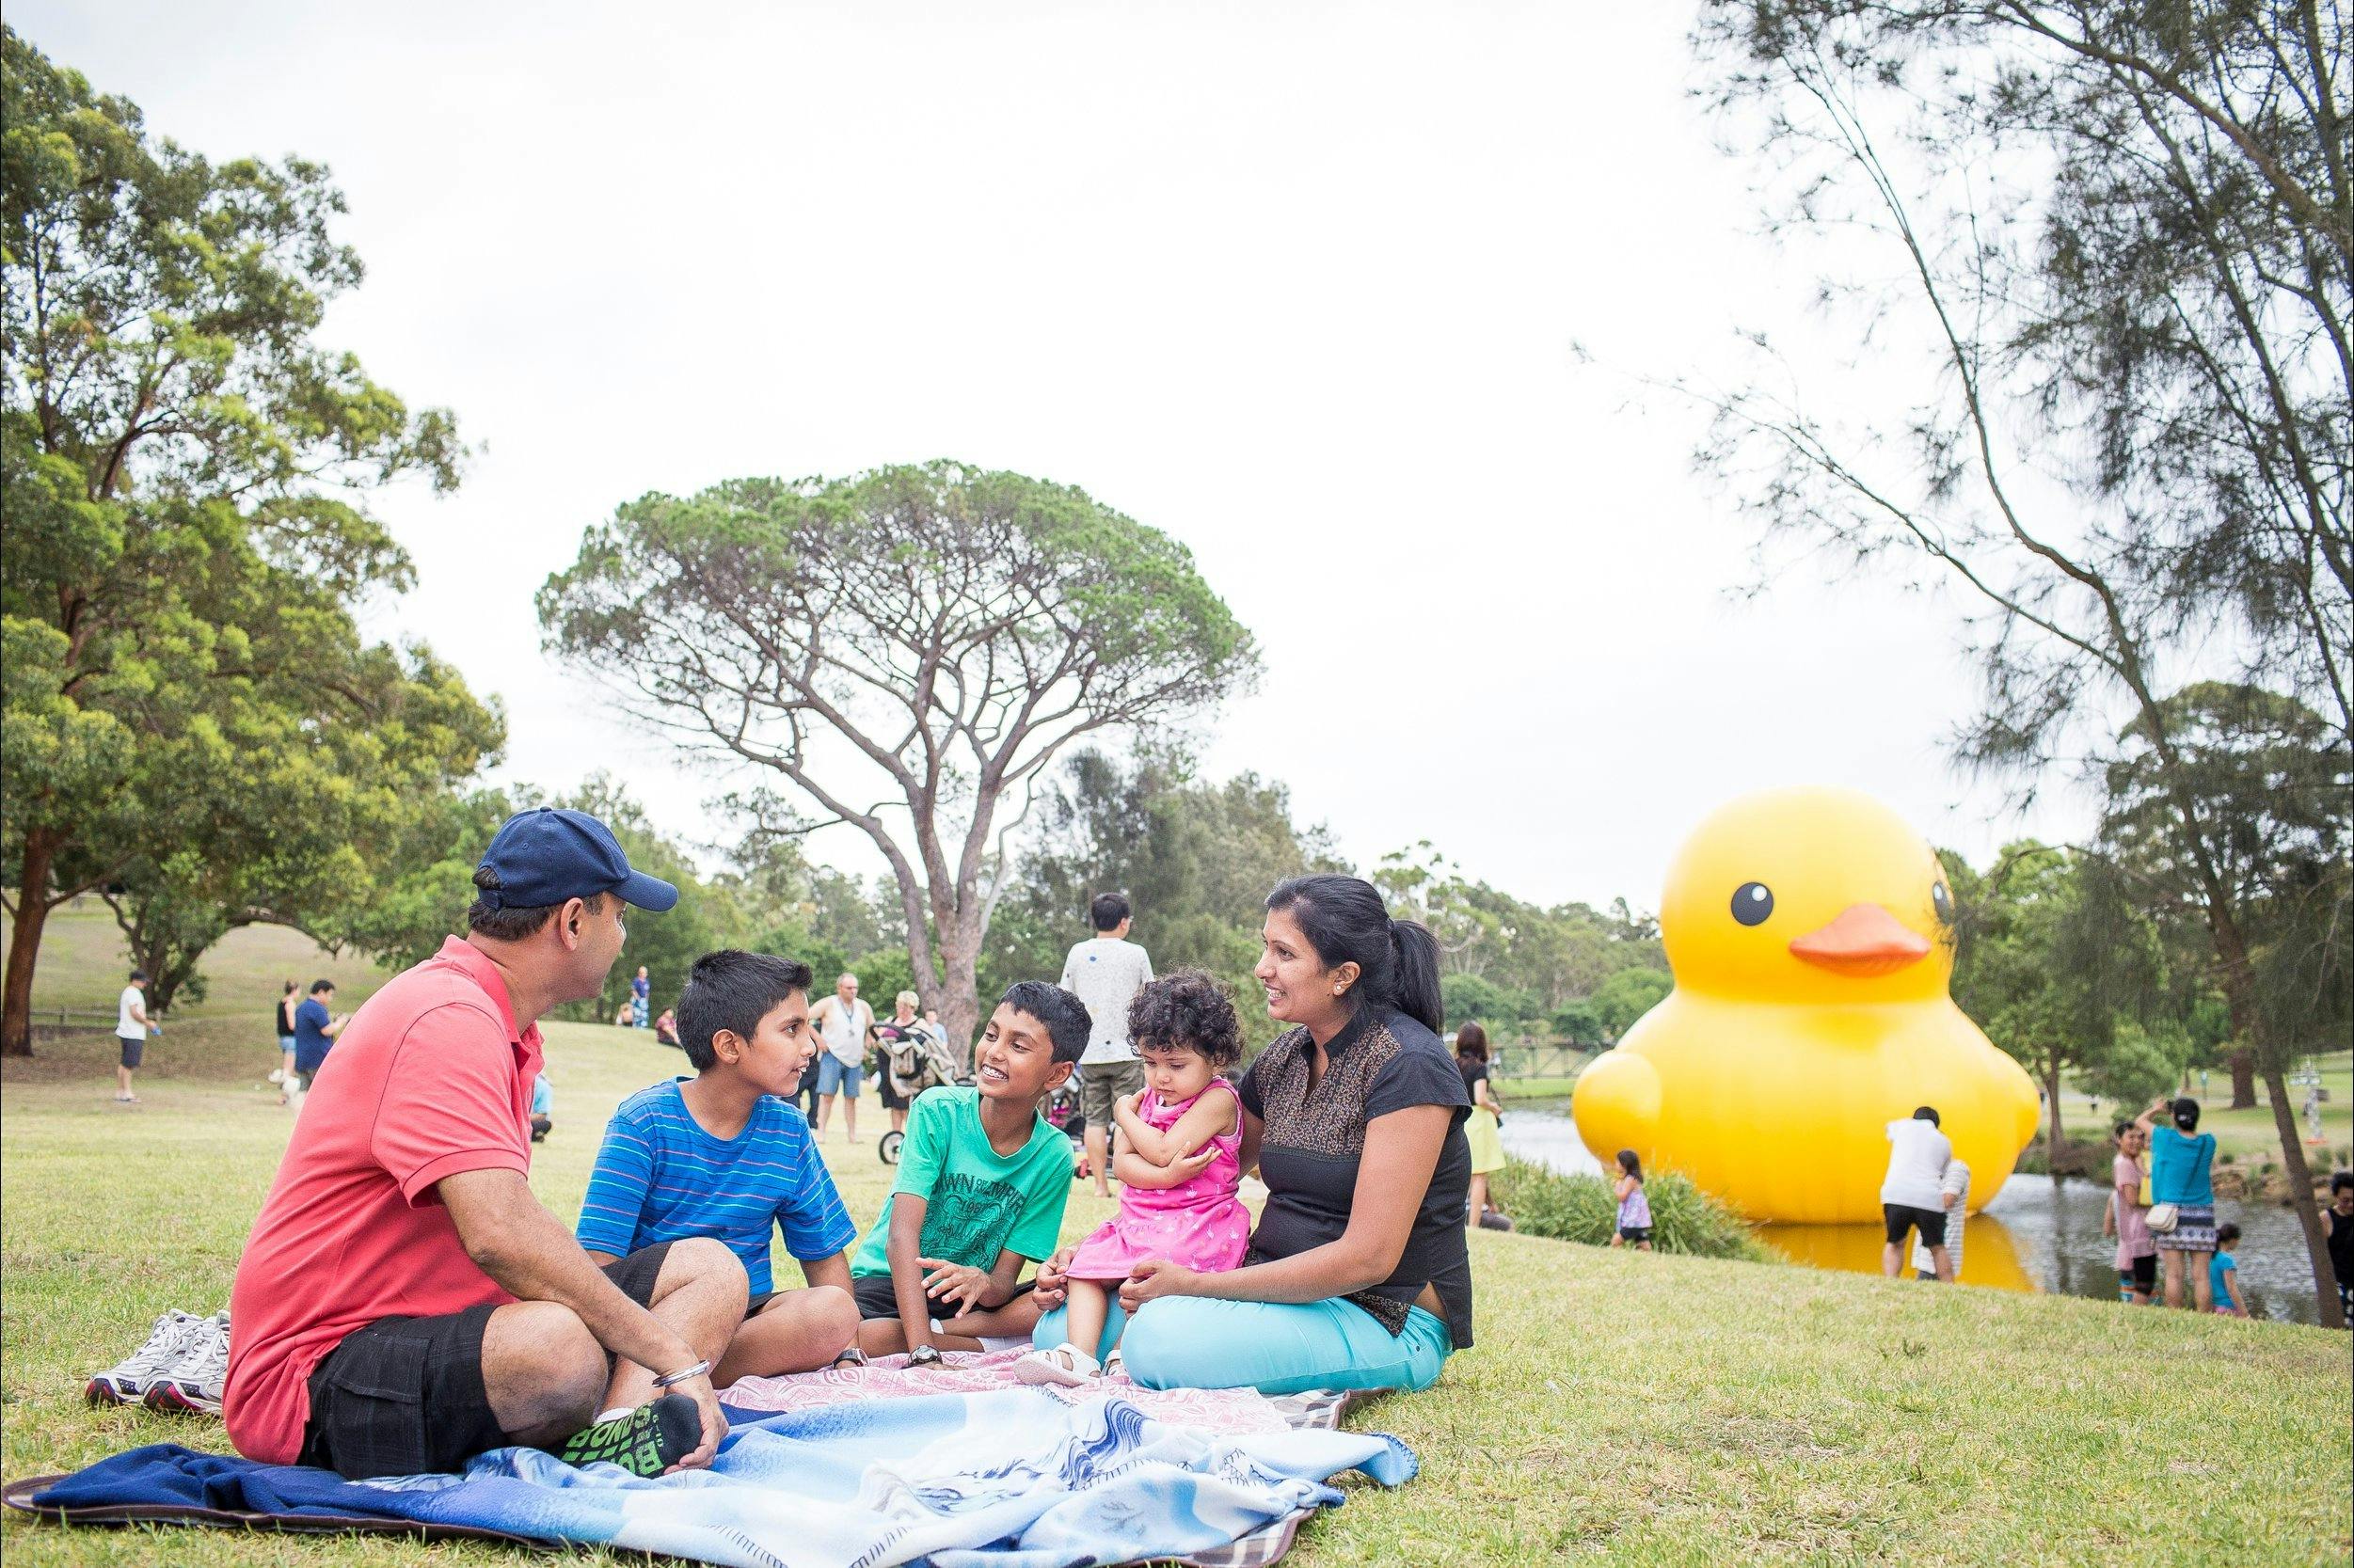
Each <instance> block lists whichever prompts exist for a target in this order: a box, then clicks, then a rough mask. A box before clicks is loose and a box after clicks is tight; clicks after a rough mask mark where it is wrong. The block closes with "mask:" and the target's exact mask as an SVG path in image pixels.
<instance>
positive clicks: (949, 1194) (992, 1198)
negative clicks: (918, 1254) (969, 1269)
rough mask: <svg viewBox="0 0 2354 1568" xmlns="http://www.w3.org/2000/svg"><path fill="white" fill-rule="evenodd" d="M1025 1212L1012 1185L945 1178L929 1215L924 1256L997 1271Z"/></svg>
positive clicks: (980, 1179) (935, 1192)
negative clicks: (1015, 1219)
mask: <svg viewBox="0 0 2354 1568" xmlns="http://www.w3.org/2000/svg"><path fill="white" fill-rule="evenodd" d="M1020 1212H1022V1194H1021V1193H1020V1191H1019V1190H1017V1189H1016V1188H1014V1187H1013V1186H1011V1185H1010V1184H1009V1183H1007V1182H1004V1181H992V1180H989V1179H988V1178H987V1177H982V1176H965V1175H962V1174H952V1175H948V1176H944V1177H942V1178H941V1179H940V1184H939V1185H938V1186H936V1187H934V1188H932V1190H931V1200H930V1204H929V1206H928V1207H926V1209H925V1210H924V1237H923V1249H924V1256H925V1257H927V1258H946V1259H953V1260H955V1261H956V1262H959V1263H970V1264H972V1265H973V1266H974V1267H975V1268H980V1269H986V1268H989V1267H992V1266H993V1265H994V1264H995V1263H996V1261H997V1254H998V1253H999V1252H1001V1251H1003V1250H1004V1249H1005V1240H1004V1239H1005V1238H1006V1237H1007V1236H1009V1235H1010V1234H1011V1233H1012V1230H1013V1217H1014V1216H1015V1215H1016V1214H1018V1213H1020Z"/></svg>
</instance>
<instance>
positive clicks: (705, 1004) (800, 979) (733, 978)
mask: <svg viewBox="0 0 2354 1568" xmlns="http://www.w3.org/2000/svg"><path fill="white" fill-rule="evenodd" d="M812 978H813V976H812V975H811V974H810V973H809V966H808V965H807V964H805V963H803V962H801V961H800V960H799V959H797V958H778V957H776V955H774V954H773V953H746V952H742V951H740V950H739V949H737V948H733V947H726V948H722V949H721V950H720V951H719V952H716V953H706V954H704V955H703V957H701V958H697V959H695V961H694V967H693V968H692V969H691V970H689V971H687V989H686V990H683V991H680V992H679V993H678V1006H677V1008H676V1011H677V1014H678V1044H679V1046H680V1048H681V1049H683V1050H684V1051H685V1052H686V1053H687V1060H688V1061H690V1062H692V1063H693V1064H694V1069H695V1071H697V1072H708V1071H710V1070H711V1069H712V1068H714V1067H716V1066H718V1065H719V1054H718V1053H716V1052H714V1051H713V1050H712V1049H711V1037H712V1036H714V1035H716V1034H718V1033H719V1032H720V1031H721V1030H723V1029H725V1030H729V1031H731V1032H732V1033H734V1034H737V1035H740V1036H741V1037H743V1038H745V1039H750V1038H751V1037H753V1034H754V1032H755V1031H756V1030H757V1029H758V1028H759V1027H760V1021H761V1020H762V1019H764V1018H766V1017H768V1016H769V1014H770V1013H771V1012H773V1011H775V1010H776V1006H777V1004H778V1003H780V1002H783V1001H784V1000H785V999H786V998H787V997H788V996H790V995H792V994H793V992H795V991H799V992H801V993H802V994H803V996H806V995H808V994H809V982H810V980H811V979H812Z"/></svg>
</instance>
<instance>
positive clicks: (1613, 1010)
mask: <svg viewBox="0 0 2354 1568" xmlns="http://www.w3.org/2000/svg"><path fill="white" fill-rule="evenodd" d="M1674 989H1675V982H1674V981H1673V980H1671V979H1670V978H1669V977H1668V976H1667V974H1665V973H1664V972H1662V971H1661V970H1656V969H1622V970H1620V971H1619V972H1618V973H1617V974H1614V975H1612V976H1611V977H1610V978H1609V979H1607V980H1605V981H1603V982H1602V983H1601V985H1600V986H1598V987H1597V988H1596V989H1595V991H1594V997H1593V1004H1592V1005H1593V1009H1594V1020H1595V1022H1597V1023H1598V1024H1599V1025H1600V1026H1601V1030H1602V1037H1604V1038H1605V1039H1610V1040H1615V1039H1617V1038H1618V1037H1620V1036H1622V1035H1624V1034H1626V1032H1627V1031H1628V1030H1629V1029H1630V1028H1632V1027H1633V1026H1634V1021H1635V1020H1636V1019H1639V1018H1641V1017H1642V1016H1643V1015H1644V1014H1645V1013H1647V1012H1649V1011H1650V1010H1651V1009H1652V1008H1653V1007H1655V1006H1659V1004H1660V1002H1661V1000H1662V998H1663V997H1665V996H1666V995H1667V993H1668V992H1669V991H1670V990H1674Z"/></svg>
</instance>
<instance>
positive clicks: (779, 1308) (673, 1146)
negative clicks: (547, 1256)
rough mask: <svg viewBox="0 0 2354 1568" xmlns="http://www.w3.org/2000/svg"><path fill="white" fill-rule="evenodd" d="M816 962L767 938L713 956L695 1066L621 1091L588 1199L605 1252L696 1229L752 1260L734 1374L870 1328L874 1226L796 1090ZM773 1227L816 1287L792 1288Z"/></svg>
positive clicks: (769, 1366) (726, 1372) (591, 1250)
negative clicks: (780, 1267) (869, 1234)
mask: <svg viewBox="0 0 2354 1568" xmlns="http://www.w3.org/2000/svg"><path fill="white" fill-rule="evenodd" d="M809 978H810V976H809V966H808V965H807V964H804V963H796V962H794V961H793V960H792V959H790V958H771V957H768V956H767V955H764V954H759V953H740V952H734V951H728V952H720V953H707V954H705V955H704V956H703V957H702V958H697V959H696V960H695V964H694V968H693V970H692V971H691V972H690V973H689V975H688V978H687V989H686V991H685V993H684V994H682V995H681V996H680V997H679V999H678V1036H679V1044H680V1045H682V1046H683V1047H685V1049H686V1053H687V1060H689V1061H690V1062H692V1063H693V1064H694V1067H695V1076H694V1077H692V1078H674V1079H672V1080H670V1081H669V1082H667V1083H661V1084H657V1085H654V1086H653V1087H652V1088H650V1089H641V1090H640V1091H639V1092H638V1093H636V1094H633V1095H631V1096H630V1097H629V1098H628V1099H627V1100H625V1101H622V1102H621V1108H620V1109H619V1110H617V1111H615V1112H614V1113H613V1119H612V1122H610V1123H609V1124H608V1125H607V1126H606V1128H605V1143H604V1147H603V1148H599V1149H598V1150H597V1151H596V1169H595V1170H594V1171H593V1172H591V1173H590V1176H589V1185H588V1196H587V1197H586V1198H585V1199H584V1200H582V1202H581V1223H580V1226H579V1227H578V1229H577V1234H578V1235H579V1237H580V1240H581V1246H582V1247H584V1248H586V1249H587V1251H588V1254H589V1256H590V1257H592V1258H594V1259H596V1260H597V1261H598V1262H600V1263H603V1262H608V1261H610V1260H612V1259H616V1258H626V1257H628V1255H629V1254H631V1253H633V1252H635V1251H637V1250H638V1249H639V1248H641V1247H646V1246H652V1245H655V1244H657V1243H662V1242H675V1241H678V1240H680V1239H682V1238H684V1237H688V1236H710V1237H714V1238H716V1239H718V1240H719V1241H722V1242H724V1243H727V1246H728V1249H729V1250H730V1251H732V1252H734V1253H735V1254H736V1256H737V1257H738V1258H740V1259H742V1260H743V1265H744V1273H745V1274H746V1275H749V1276H750V1279H751V1285H752V1299H751V1301H750V1303H749V1304H748V1305H747V1307H746V1310H745V1313H744V1321H743V1323H742V1326H740V1328H738V1329H737V1330H736V1337H735V1338H734V1339H733V1340H732V1341H730V1342H729V1344H728V1347H727V1354H725V1355H724V1356H723V1357H722V1358H721V1360H720V1364H719V1367H718V1369H717V1370H715V1371H713V1372H712V1374H711V1382H712V1384H713V1386H717V1387H721V1388H724V1387H726V1386H728V1385H729V1384H731V1383H733V1382H735V1381H736V1380H737V1379H738V1378H740V1377H773V1376H777V1375H779V1374H782V1373H785V1372H803V1371H808V1370H812V1369H814V1368H818V1367H823V1366H825V1365H827V1364H828V1363H830V1362H832V1361H834V1360H835V1359H836V1358H837V1357H839V1356H840V1355H841V1354H842V1353H843V1352H844V1350H846V1349H847V1348H848V1347H849V1345H850V1343H851V1339H852V1338H854V1337H855V1336H856V1335H857V1332H858V1308H857V1307H856V1306H855V1305H854V1304H853V1302H852V1301H851V1290H850V1287H851V1277H850V1260H849V1259H848V1257H847V1256H846V1253H847V1251H848V1249H849V1247H850V1244H851V1243H852V1242H854V1241H856V1240H857V1239H858V1231H857V1228H856V1227H854V1226H852V1225H851V1218H850V1215H849V1213H848V1212H846V1211H844V1209H843V1208H842V1197H841V1195H840V1194H839V1193H837V1192H836V1191H835V1188H834V1178H833V1176H832V1175H831V1174H830V1173H828V1171H827V1170H826V1168H825V1164H824V1162H823V1161H821V1160H820V1159H819V1157H818V1149H817V1145H816V1143H815V1141H814V1140H813V1139H812V1138H811V1137H810V1135H809V1123H808V1122H807V1121H806V1120H804V1119H803V1117H802V1114H801V1113H800V1112H799V1111H798V1110H795V1109H794V1108H793V1106H792V1105H791V1104H790V1103H789V1102H788V1100H787V1097H788V1096H790V1095H791V1094H792V1092H793V1090H794V1089H795V1088H796V1087H798V1086H799V1085H800V1083H801V1077H802V1074H803V1072H804V1071H805V1070H807V1069H808V1067H809V1063H810V1060H811V1058H812V1057H813V1056H814V1055H815V1054H816V1051H817V1037H816V1035H815V1034H814V1033H813V1032H812V1031H811V1029H810V1027H809ZM772 1229H781V1230H783V1232H784V1233H785V1250H786V1251H787V1252H789V1253H791V1254H792V1256H793V1257H794V1259H796V1260H798V1261H799V1262H800V1264H801V1272H802V1277H803V1279H804V1280H806V1281H807V1284H808V1289H806V1290H802V1291H779V1290H777V1289H776V1284H775V1280H774V1278H773V1277H772V1275H771V1269H770V1263H769V1241H770V1234H771V1230H772Z"/></svg>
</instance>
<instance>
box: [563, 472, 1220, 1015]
mask: <svg viewBox="0 0 2354 1568" xmlns="http://www.w3.org/2000/svg"><path fill="white" fill-rule="evenodd" d="M539 607H540V619H541V623H542V626H543V627H544V628H545V632H546V640H547V644H548V646H549V650H550V651H551V652H554V653H556V654H559V655H561V656H563V657H567V658H573V659H577V660H580V661H581V662H582V663H583V664H585V665H587V666H590V667H593V668H595V669H596V670H598V671H601V672H604V673H606V674H607V675H608V676H609V677H611V678H612V680H613V682H614V683H615V684H616V685H617V686H618V688H619V689H620V690H621V691H622V692H623V693H624V699H625V701H627V702H628V703H629V704H630V705H632V707H633V708H634V710H635V711H636V712H637V713H638V714H639V715H640V716H641V717H642V718H643V719H644V721H647V722H648V723H651V724H656V725H660V726H663V727H665V728H667V729H668V730H669V731H670V732H671V733H672V734H674V735H676V736H678V737H679V739H680V740H681V742H682V743H683V744H685V745H686V746H688V747H690V748H692V750H694V751H695V752H700V753H703V754H705V755H708V756H711V757H714V758H717V759H720V760H723V761H724V762H732V763H736V764H740V765H743V766H744V767H746V768H750V769H752V770H755V772H756V775H757V776H764V777H766V778H768V779H770V780H772V781H773V783H774V786H775V787H773V788H772V789H756V790H754V791H752V792H750V793H748V794H746V795H743V796H740V797H738V798H737V800H738V804H739V805H740V807H741V808H742V809H743V810H744V811H745V812H746V813H747V814H748V815H750V816H755V817H756V818H758V819H759V820H760V821H761V823H762V824H763V825H765V826H767V827H770V828H771V829H775V828H778V827H780V826H789V827H790V828H791V829H792V830H793V831H797V832H808V831H812V830H814V829H816V828H819V827H822V826H827V825H832V824H836V823H839V824H847V825H849V826H851V827H852V828H855V829H856V830H858V831H859V832H862V833H863V834H865V835H866V837H867V840H868V841H869V842H870V843H872V844H873V846H874V847H875V848H876V850H877V851H878V852H879V853H880V854H881V855H882V856H883V860H884V861H885V862H886V863H888V864H889V866H890V868H891V873H892V876H893V878H894V879H895V880H896V882H897V884H898V888H899V899H900V904H901V908H902V910H903V911H904V913H905V917H906V940H907V948H908V958H909V962H910V964H911V965H912V967H913V968H914V970H915V989H916V990H917V992H918V993H919V994H920V995H921V996H922V997H923V999H924V1002H925V1004H926V1005H927V1006H937V1007H938V1008H939V1009H940V1010H941V1015H942V1022H944V1023H945V1024H946V1027H947V1028H948V1031H949V1033H950V1035H951V1037H955V1038H958V1039H968V1038H970V1037H971V1033H972V1030H973V1027H974V1025H975V1022H976V1020H977V1016H978V1005H977V1001H976V996H975V988H976V974H977V967H978V960H979V958H980V953H981V946H982V942H983V940H984V939H985V938H986V936H987V934H988V930H989V923H990V918H991V915H992V914H993V912H994V910H995V908H996V905H997V902H998V900H999V898H1000V897H1001V896H1002V895H1003V894H1004V892H1005V890H1006V887H1007V885H1008V882H1009V879H1010V871H1011V862H1010V858H1009V854H1008V834H1009V833H1010V832H1011V830H1012V829H1013V828H1014V827H1015V826H1016V825H1017V824H1019V823H1020V822H1021V820H1022V819H1023V816H1024V814H1025V812H1026V810H1027V807H1028V802H1029V800H1030V797H1031V795H1032V793H1033V792H1034V791H1035V789H1036V787H1037V785H1038V784H1039V783H1040V780H1041V774H1042V770H1043V769H1044V768H1046V767H1047V765H1048V764H1049V763H1051V762H1052V761H1053V760H1054V758H1055V757H1056V756H1057V755H1058V753H1060V752H1062V751H1063V750H1064V749H1065V748H1067V747H1069V746H1070V745H1072V743H1074V741H1078V740H1081V739H1084V738H1085V737H1087V736H1094V735H1102V734H1105V733H1108V732H1116V731H1121V730H1136V729H1140V728H1144V727H1150V726H1154V725H1160V724H1167V723H1171V722H1176V721H1182V720H1184V719H1185V718H1187V717H1188V716H1191V715H1194V714H1197V713H1199V712H1200V711H1201V710H1202V709H1204V708H1206V707H1207V706H1209V705H1213V704H1215V703H1216V702H1217V700H1218V699H1219V698H1220V697H1222V696H1223V695H1225V694H1226V693H1227V692H1229V691H1231V690H1233V689H1235V688H1236V687H1237V686H1238V685H1241V684H1243V683H1245V682H1248V681H1249V680H1250V679H1251V678H1252V677H1253V676H1254V674H1255V672H1256V669H1257V654H1256V652H1255V649H1254V648H1253V645H1252V642H1251V639H1250V636H1249V633H1248V632H1247V631H1246V630H1245V629H1244V628H1243V626H1241V625H1240V624H1239V623H1238V622H1237V621H1236V620H1235V619H1234V617H1233V614H1232V613H1231V612H1230V611H1229V610H1227V608H1226V606H1225V604H1224V603H1223V602H1222V601H1221V600H1220V599H1219V598H1218V596H1217V594H1215V593H1213V592H1212V591H1211V589H1210V587H1209V585H1208V584H1207V583H1206V582H1204V581H1203V580H1202V578H1201V575H1200V574H1199V573H1198V572H1197V571H1196V570H1195V568H1194V563H1193V559H1192V556H1191V554H1190V553H1189V552H1188V551H1187V550H1186V549H1185V546H1182V545H1180V544H1178V543H1177V542H1176V541H1174V540H1172V539H1170V538H1169V537H1168V536H1167V535H1166V534H1163V533H1161V532H1159V531H1155V530H1153V529H1151V528H1148V527H1145V526H1144V525H1142V524H1140V523H1137V522H1136V521H1134V520H1133V519H1131V518H1128V517H1126V516H1123V515H1121V514H1120V513H1118V512H1115V511H1113V510H1112V509H1110V508H1109V507H1106V506H1105V505H1103V504H1102V503H1101V502H1099V501H1097V500H1095V499H1092V498H1090V496H1088V495H1087V494H1085V493H1084V492H1082V491H1080V490H1077V489H1074V488H1073V487H1071V486H1068V485H1061V484H1055V483H1047V482H1045V481H1042V480H1036V479H1029V478H1026V477H1024V476H1023V475H1020V474H1013V473H1004V472H996V471H991V470H986V469H980V468H975V467H966V466H964V465H962V464H957V463H948V462H936V463H930V464H927V465H922V466H911V467H887V468H879V469H876V470H873V471H871V472H867V473H862V474H857V475H853V476H851V477H849V478H845V479H830V480H829V479H805V480H800V481H794V482H787V481H783V480H774V479H744V480H735V481H730V482H728V483H722V484H717V485H714V486H712V487H711V488H709V489H708V490H705V491H703V492H701V493H700V494H697V495H694V496H691V497H685V498H676V497H671V496H664V495H648V496H644V497H642V498H640V499H637V500H634V501H630V502H628V504H626V505H624V506H622V507H620V508H619V509H617V510H616V512H615V513H614V515H613V516H612V519H611V520H610V521H607V522H604V523H601V524H598V525H596V526H595V527H593V528H591V529H590V530H589V531H588V532H587V534H586V537H585V538H584V539H583V540H582V542H581V551H580V556H579V559H578V560H577V561H576V562H574V563H573V565H572V566H571V567H570V568H568V569H567V570H565V571H564V572H561V573H559V574H557V575H555V576H554V577H551V578H549V581H548V583H547V585H546V587H545V588H544V589H542V591H541V593H540V598H539Z"/></svg>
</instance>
